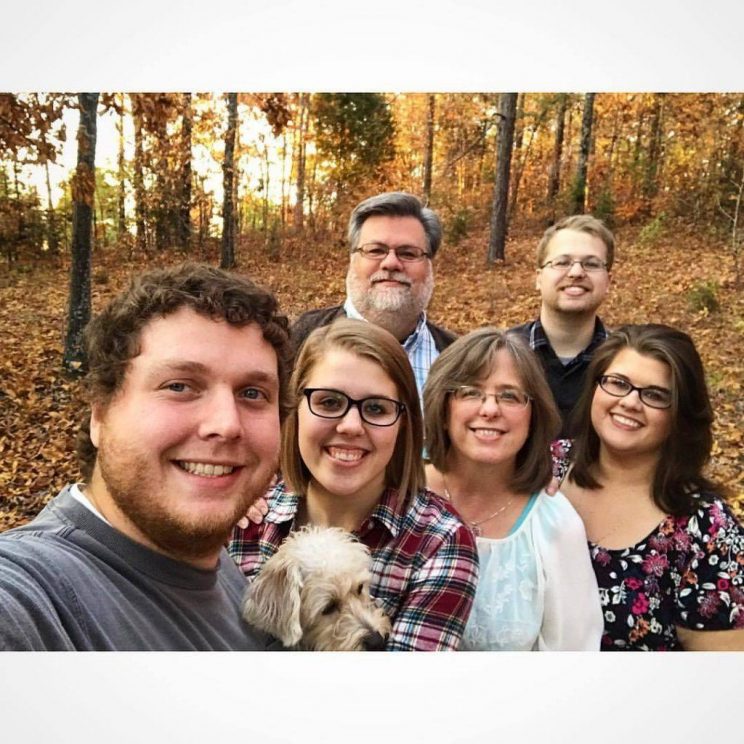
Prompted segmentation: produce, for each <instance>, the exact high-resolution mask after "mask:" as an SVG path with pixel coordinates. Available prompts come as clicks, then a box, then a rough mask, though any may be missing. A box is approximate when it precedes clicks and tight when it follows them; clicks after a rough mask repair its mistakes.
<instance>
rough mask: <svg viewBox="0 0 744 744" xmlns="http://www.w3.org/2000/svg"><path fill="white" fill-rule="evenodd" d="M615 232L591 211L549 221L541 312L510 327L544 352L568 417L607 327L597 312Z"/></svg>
mask: <svg viewBox="0 0 744 744" xmlns="http://www.w3.org/2000/svg"><path fill="white" fill-rule="evenodd" d="M614 256H615V238H614V236H613V234H612V233H611V232H610V231H609V230H608V229H607V227H606V226H605V224H604V223H603V222H601V221H600V220H598V219H596V218H595V217H592V216H591V215H583V214H582V215H574V216H572V217H566V218H565V219H563V220H561V221H560V222H558V223H556V224H555V225H553V226H551V227H549V228H548V229H547V230H546V231H545V233H544V234H543V236H542V239H541V240H540V243H539V245H538V247H537V289H538V290H539V292H540V297H541V306H540V317H539V318H538V319H537V320H535V321H532V322H530V323H525V324H524V325H521V326H516V327H515V328H512V329H510V330H511V331H513V332H516V333H518V334H520V335H521V336H523V337H524V338H526V339H527V340H528V341H529V344H530V346H531V347H532V348H533V349H534V351H535V353H536V354H537V356H538V357H539V359H540V361H541V363H542V366H543V369H544V370H545V374H546V376H547V378H548V383H549V384H550V389H551V390H552V391H553V397H554V398H555V402H556V403H557V405H558V408H559V410H560V413H561V418H562V420H563V427H562V431H561V437H565V436H566V435H567V433H568V432H567V422H568V417H569V414H570V413H571V411H572V410H573V407H574V405H575V403H576V401H577V399H578V397H579V393H580V392H581V389H582V387H583V385H584V378H585V375H586V370H587V367H588V366H589V362H590V361H591V358H592V354H593V353H594V350H595V349H596V348H597V347H598V346H599V345H600V344H601V343H602V342H603V341H604V340H605V338H606V337H607V331H606V330H605V327H604V325H603V324H602V321H601V320H600V319H599V317H598V315H597V310H598V309H599V306H600V305H601V304H602V302H603V301H604V299H605V297H607V292H608V290H609V288H610V271H611V269H612V263H613V260H614Z"/></svg>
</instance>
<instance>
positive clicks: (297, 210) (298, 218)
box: [292, 93, 310, 232]
mask: <svg viewBox="0 0 744 744" xmlns="http://www.w3.org/2000/svg"><path fill="white" fill-rule="evenodd" d="M308 98H309V96H308V94H307V93H300V126H299V131H298V146H297V182H296V184H297V186H296V188H297V201H295V206H294V216H293V218H292V224H293V226H294V229H295V230H296V231H298V232H299V231H300V230H302V228H303V227H304V224H305V164H306V154H307V150H306V145H307V127H308V121H309V119H310V115H309V111H308Z"/></svg>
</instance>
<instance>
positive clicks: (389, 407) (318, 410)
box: [302, 388, 406, 426]
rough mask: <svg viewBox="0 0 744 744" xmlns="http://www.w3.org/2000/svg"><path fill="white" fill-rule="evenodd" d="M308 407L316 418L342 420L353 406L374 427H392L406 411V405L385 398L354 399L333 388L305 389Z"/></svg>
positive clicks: (303, 392)
mask: <svg viewBox="0 0 744 744" xmlns="http://www.w3.org/2000/svg"><path fill="white" fill-rule="evenodd" d="M302 394H303V395H304V396H305V398H307V407H308V408H309V409H310V413H312V414H313V415H314V416H319V417H320V418H326V419H340V418H343V417H344V416H346V414H347V413H348V412H349V409H351V407H352V406H355V407H356V409H357V410H358V411H359V416H360V417H361V419H362V421H364V422H365V423H367V424H371V425H372V426H392V425H393V424H394V423H395V422H396V421H397V420H398V419H399V418H400V415H401V414H402V413H403V412H404V411H405V410H406V406H405V403H401V402H400V401H398V400H393V399H392V398H385V397H383V396H370V397H369V398H352V397H351V396H350V395H347V394H346V393H342V392H341V391H340V390H334V389H333V388H304V390H303V391H302Z"/></svg>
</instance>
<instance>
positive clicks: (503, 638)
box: [460, 491, 604, 651]
mask: <svg viewBox="0 0 744 744" xmlns="http://www.w3.org/2000/svg"><path fill="white" fill-rule="evenodd" d="M477 543H478V556H479V558H480V570H479V578H478V586H477V589H476V593H475V601H474V603H473V609H472V612H471V614H470V619H469V620H468V624H467V626H466V628H465V633H464V635H463V638H462V642H461V644H460V650H461V651H599V644H600V638H601V636H602V630H603V624H604V621H603V616H602V610H601V607H600V603H599V590H598V588H597V580H596V578H595V576H594V570H593V569H592V564H591V559H590V557H589V550H588V546H587V539H586V532H585V531H584V523H583V522H582V521H581V517H579V515H578V514H577V513H576V511H575V509H574V508H573V506H571V504H570V503H569V501H568V499H567V498H566V497H565V496H564V495H563V494H562V493H560V492H559V493H557V494H556V495H555V496H548V495H547V494H546V493H545V492H544V491H541V492H540V493H539V494H536V495H535V496H533V497H532V498H531V499H530V501H529V502H528V504H527V506H526V507H525V511H523V512H522V515H521V516H520V518H519V519H518V520H517V523H516V524H515V526H514V527H513V528H512V531H511V532H510V533H509V535H507V536H506V537H504V538H500V539H492V538H488V537H478V538H477Z"/></svg>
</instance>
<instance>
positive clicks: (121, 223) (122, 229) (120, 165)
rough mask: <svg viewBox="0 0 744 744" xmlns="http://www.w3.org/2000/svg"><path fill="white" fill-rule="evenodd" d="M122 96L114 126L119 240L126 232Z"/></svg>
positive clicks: (117, 231) (117, 230)
mask: <svg viewBox="0 0 744 744" xmlns="http://www.w3.org/2000/svg"><path fill="white" fill-rule="evenodd" d="M123 99H124V96H123V95H122V101H121V105H122V110H121V114H120V115H119V121H118V122H117V124H116V130H117V133H118V135H119V157H118V161H117V169H118V172H119V193H118V210H117V220H116V233H117V237H118V239H119V240H121V239H122V238H123V237H124V236H125V235H126V232H127V213H126V208H125V198H126V175H125V170H124V100H123Z"/></svg>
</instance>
